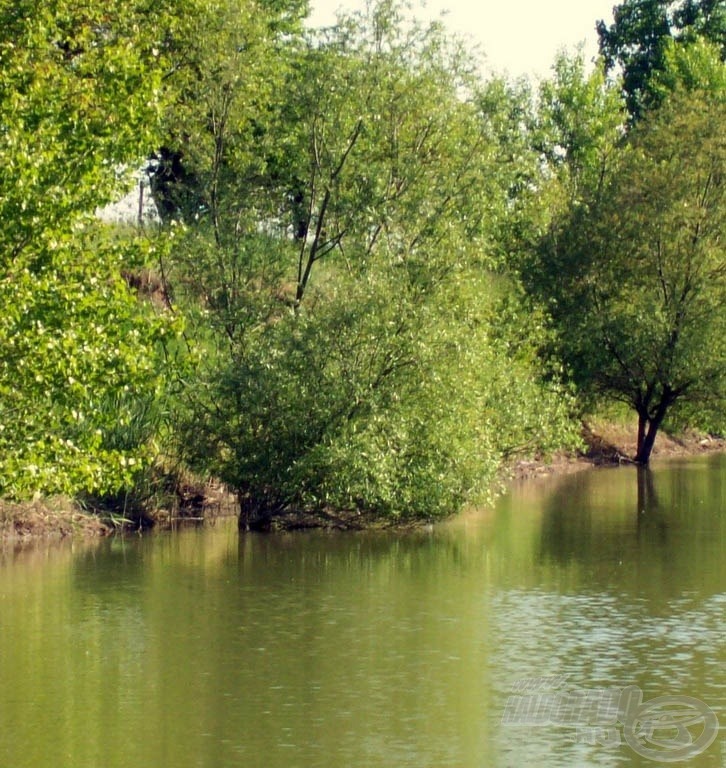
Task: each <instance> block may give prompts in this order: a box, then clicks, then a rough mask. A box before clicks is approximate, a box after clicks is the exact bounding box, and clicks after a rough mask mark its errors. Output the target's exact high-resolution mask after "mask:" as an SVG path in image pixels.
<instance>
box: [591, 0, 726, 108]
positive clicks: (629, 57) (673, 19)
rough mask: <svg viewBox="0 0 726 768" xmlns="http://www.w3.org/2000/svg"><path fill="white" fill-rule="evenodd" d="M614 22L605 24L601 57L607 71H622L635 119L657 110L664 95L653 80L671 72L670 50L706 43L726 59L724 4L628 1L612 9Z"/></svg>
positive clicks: (699, 0)
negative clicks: (617, 67) (700, 41)
mask: <svg viewBox="0 0 726 768" xmlns="http://www.w3.org/2000/svg"><path fill="white" fill-rule="evenodd" d="M613 12H614V23H613V24H612V25H611V26H610V27H608V26H607V25H606V24H605V22H603V21H600V22H598V25H597V30H598V35H599V37H600V53H601V54H602V56H603V57H604V59H605V62H606V66H607V68H608V70H610V69H612V68H613V67H614V66H615V65H620V66H621V67H622V74H623V89H624V91H625V94H626V98H627V103H628V110H629V112H630V114H631V116H632V117H633V118H634V119H638V118H639V117H641V116H642V114H643V113H644V111H646V110H648V109H650V108H653V107H655V106H657V105H658V104H659V103H660V101H661V99H662V96H663V95H662V92H660V91H659V89H657V88H653V77H654V76H655V75H657V74H658V73H659V72H662V71H663V70H664V69H665V68H666V62H667V56H668V53H667V51H668V49H669V47H670V46H671V45H674V44H675V45H678V46H679V47H680V46H685V47H688V46H689V45H690V44H691V43H692V42H693V41H694V39H697V38H699V37H700V38H705V39H706V40H708V41H710V42H711V43H713V45H715V46H716V47H717V48H718V49H719V50H720V54H721V58H722V59H723V57H724V56H725V55H726V7H725V6H724V3H723V0H682V1H681V2H673V1H672V0H624V2H622V3H620V4H619V5H616V6H615V8H614V9H613Z"/></svg>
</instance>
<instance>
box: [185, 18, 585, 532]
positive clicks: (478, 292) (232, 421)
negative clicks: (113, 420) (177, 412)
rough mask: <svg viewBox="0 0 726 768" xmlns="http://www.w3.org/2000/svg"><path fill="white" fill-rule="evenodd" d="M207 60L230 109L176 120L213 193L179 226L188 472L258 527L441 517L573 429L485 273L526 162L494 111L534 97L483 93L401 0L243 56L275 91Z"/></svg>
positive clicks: (517, 136)
mask: <svg viewBox="0 0 726 768" xmlns="http://www.w3.org/2000/svg"><path fill="white" fill-rule="evenodd" d="M245 23H246V22H245ZM214 50H215V51H216V49H214ZM225 51H226V53H225ZM219 55H220V56H221V57H222V59H221V60H222V61H224V62H226V63H225V64H224V65H221V64H220V65H219V66H217V68H216V69H210V73H211V72H216V71H220V72H221V73H222V75H221V80H222V81H224V82H226V83H227V84H228V87H226V88H225V89H224V92H225V94H226V95H227V99H228V101H227V102H226V103H227V104H228V111H227V112H226V113H225V118H224V120H219V121H213V122H212V123H205V124H203V123H202V122H201V121H199V116H196V118H195V115H194V114H192V113H190V114H189V119H190V121H191V122H190V123H189V124H188V125H189V126H191V127H190V128H187V127H185V125H184V123H183V122H182V123H179V124H178V126H177V130H178V131H179V133H180V134H184V135H185V136H187V137H188V142H189V144H188V146H187V147H186V149H185V157H188V158H193V165H191V162H192V161H191V160H190V165H189V168H192V167H193V172H194V177H195V178H196V179H198V180H200V183H201V188H202V189H204V190H205V191H204V194H203V197H204V198H205V199H206V200H207V201H208V206H207V207H203V208H202V209H200V210H199V211H198V212H197V214H198V215H196V216H195V217H191V218H190V217H187V226H186V227H181V226H179V225H177V226H176V227H175V230H176V231H178V232H180V233H181V234H180V235H179V236H178V239H177V245H176V246H175V247H174V249H173V265H172V266H173V268H172V272H171V273H172V277H173V281H174V286H175V289H176V290H177V295H183V296H185V297H186V298H185V299H184V301H185V302H187V306H189V307H190V317H193V318H194V319H193V323H192V326H191V329H190V330H191V332H192V333H193V335H194V338H195V341H196V343H197V344H198V348H199V350H200V351H201V357H200V366H199V369H198V373H199V376H198V379H197V380H196V381H195V382H194V383H193V385H192V386H191V387H190V388H189V390H188V393H187V394H188V402H187V405H188V409H187V412H186V415H185V418H184V419H183V420H182V422H181V424H180V442H181V444H182V445H184V446H186V455H187V457H188V460H189V462H190V463H191V464H192V466H193V467H194V468H195V469H197V470H199V471H205V472H208V473H211V474H214V475H216V476H218V477H221V478H222V479H223V480H224V481H225V482H227V483H228V484H230V485H231V486H232V487H234V488H235V489H236V490H237V491H238V493H239V496H240V500H241V502H242V507H243V513H244V515H245V516H249V517H250V519H251V518H253V517H254V516H256V515H260V516H263V517H264V516H270V515H275V514H277V513H279V512H282V511H284V510H288V509H291V508H293V509H321V508H324V509H330V508H333V509H345V510H361V509H365V510H367V511H374V512H376V513H378V514H382V515H390V516H401V515H422V516H438V515H443V514H447V513H451V512H454V511H455V510H457V509H458V508H459V507H460V506H461V505H462V504H463V503H465V502H467V501H474V500H477V499H481V498H482V496H483V495H484V494H485V492H486V490H487V489H488V488H490V487H491V483H492V481H493V479H494V477H495V476H496V474H497V472H498V470H499V469H500V467H501V464H502V462H503V461H505V460H506V459H508V458H510V457H512V456H514V455H517V454H518V453H519V452H524V451H530V452H535V451H537V450H546V449H547V448H550V447H554V445H555V444H562V443H563V442H566V443H567V442H572V440H573V439H574V438H573V436H572V434H571V431H570V427H569V422H568V416H569V412H568V405H569V403H570V399H569V398H568V396H567V395H566V394H565V393H564V392H562V391H561V390H560V389H558V387H557V385H556V384H554V383H550V384H545V383H544V382H543V380H542V375H541V370H540V364H539V362H538V359H537V357H536V354H535V352H534V350H535V348H536V346H537V344H539V343H540V342H541V341H542V339H543V338H544V336H545V335H546V334H545V332H544V330H543V329H542V328H541V327H539V326H538V325H536V323H535V326H534V327H531V328H528V327H526V322H525V320H524V313H523V311H522V310H521V308H519V309H517V308H516V307H517V303H516V302H514V300H513V299H512V301H511V302H510V305H509V309H508V311H507V312H504V309H503V305H502V306H501V307H500V305H499V304H498V301H499V297H498V290H495V289H493V288H492V287H491V285H490V283H491V281H492V278H491V277H490V270H491V269H500V268H501V267H502V264H503V258H502V252H503V250H504V249H503V247H502V235H503V232H504V231H505V229H506V227H505V225H504V221H505V220H506V217H507V215H508V211H509V210H510V209H511V204H512V196H513V195H514V194H516V190H517V189H518V188H521V186H522V185H523V184H524V183H526V182H525V181H524V180H525V179H527V178H528V177H529V176H530V175H531V174H532V173H534V170H533V169H534V165H535V164H536V158H533V156H532V155H531V154H529V153H528V152H527V148H526V142H525V140H524V137H523V135H522V131H523V130H524V121H523V119H521V117H520V122H521V125H512V124H510V122H509V121H510V120H511V119H513V118H516V116H517V114H518V113H519V114H520V116H521V115H522V114H523V113H524V112H525V111H526V109H527V106H526V104H527V99H526V94H523V93H521V92H520V91H518V90H516V89H514V88H511V89H510V88H508V87H506V86H505V85H504V84H502V83H500V82H497V83H493V84H491V85H490V86H489V87H481V88H480V87H479V84H478V82H477V81H476V79H475V78H474V76H473V74H472V72H471V71H470V68H469V62H468V60H467V57H466V55H465V52H464V51H463V50H462V49H461V48H460V46H459V45H458V44H456V43H454V42H452V41H451V40H449V39H448V38H447V37H446V36H445V35H444V34H443V32H442V30H441V28H440V27H439V26H437V25H434V26H432V27H421V26H419V25H416V24H411V25H408V24H406V23H403V17H402V15H401V8H400V7H399V6H397V5H396V4H392V3H380V4H378V5H375V6H372V7H371V8H370V9H369V13H368V14H367V15H366V14H363V15H357V16H353V17H349V18H345V19H342V20H341V21H340V23H339V25H338V26H337V27H336V28H335V29H333V30H329V31H328V32H327V33H326V34H325V36H323V37H322V38H320V39H315V40H311V41H309V43H308V44H307V45H305V46H295V45H292V46H290V47H289V48H286V49H284V50H282V51H281V52H280V54H279V55H280V56H281V57H282V60H279V59H278V60H277V61H276V62H275V63H274V70H275V71H274V72H272V73H270V74H269V75H268V76H267V77H266V78H265V77H264V72H263V69H264V65H263V64H258V66H259V67H260V69H259V70H257V71H258V72H259V74H260V77H262V78H263V79H266V82H268V83H271V82H278V81H277V80H275V78H276V77H279V75H280V73H282V74H283V76H284V82H283V83H282V84H281V87H280V88H277V89H276V88H269V89H268V90H265V89H262V90H251V88H250V85H249V83H248V82H247V81H246V80H244V79H240V78H236V77H235V72H237V68H238V67H239V66H240V61H239V55H238V52H237V50H236V48H233V47H230V46H227V47H225V48H224V50H223V51H220V52H219ZM214 56H217V52H215V53H214ZM213 61H217V59H213ZM202 71H203V72H206V69H203V70H202ZM254 77H255V75H254V71H253V75H252V81H254ZM204 82H205V81H204V79H203V78H202V79H200V81H199V83H200V87H201V86H203V91H202V96H203V98H204V99H206V100H205V101H204V103H205V104H207V105H209V106H208V107H207V108H206V110H205V112H204V114H210V109H211V113H212V114H214V109H213V105H214V104H215V103H217V102H216V101H215V98H216V97H214V94H215V92H216V91H215V90H214V89H215V87H216V86H215V84H214V83H213V82H210V83H208V84H207V85H203V83H204ZM204 94H207V96H204ZM252 105H254V108H252ZM252 115H254V117H252ZM195 119H196V120H197V121H198V122H194V121H195ZM251 133H253V134H254V136H255V137H256V139H257V143H256V144H255V150H254V151H253V150H252V145H251V144H250V136H251ZM500 310H501V312H500ZM500 314H501V317H502V319H501V320H500V318H499V315H500ZM503 318H506V320H504V319H503ZM515 329H516V331H515ZM553 381H554V379H553Z"/></svg>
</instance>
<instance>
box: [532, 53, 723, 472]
mask: <svg viewBox="0 0 726 768" xmlns="http://www.w3.org/2000/svg"><path fill="white" fill-rule="evenodd" d="M722 66H723V65H722ZM725 116H726V115H725V114H724V99H723V91H714V90H712V91H708V92H703V91H696V90H694V91H690V92H688V91H685V90H679V91H677V92H676V93H674V94H672V95H671V96H670V97H669V99H668V101H667V102H666V103H665V104H664V105H663V106H662V107H661V108H660V109H659V110H657V111H654V112H653V113H650V114H649V115H648V116H647V117H646V118H643V119H642V121H641V122H640V123H639V125H638V126H637V127H636V129H634V130H633V131H632V132H631V134H630V137H629V143H628V146H627V148H624V149H623V151H621V153H620V156H619V162H618V165H617V167H616V168H615V169H613V170H611V172H610V174H608V176H607V177H606V179H605V183H604V184H603V186H602V188H601V190H600V193H599V196H597V197H594V198H593V199H592V202H591V204H590V205H589V206H588V207H587V208H585V207H579V208H575V209H571V210H569V211H568V212H567V213H566V215H565V216H564V218H563V219H561V220H560V221H559V222H557V225H556V226H553V227H552V228H551V230H550V231H549V232H548V234H547V235H546V237H544V238H543V240H542V244H541V248H540V251H539V260H538V261H537V262H536V263H535V264H533V265H532V267H533V269H532V270H531V272H530V273H529V274H528V276H526V278H525V279H526V281H527V285H528V287H529V290H530V292H532V293H534V294H536V295H539V296H540V297H541V298H542V299H543V300H544V301H546V302H547V303H548V307H549V309H550V312H551V313H552V315H553V316H554V318H555V320H556V323H557V326H558V329H559V332H560V338H561V344H562V346H561V352H562V354H563V356H564V358H565V360H566V361H567V363H568V364H569V366H570V369H571V371H572V374H573V376H574V377H575V379H576V380H577V381H578V382H579V383H580V385H581V386H582V387H584V388H585V390H589V391H590V392H595V393H601V394H605V395H607V396H609V397H614V398H616V399H620V400H622V401H623V402H626V403H628V404H629V405H630V406H631V407H632V408H634V409H635V410H636V411H637V413H638V414H639V417H640V420H641V434H640V439H639V454H638V457H639V460H641V461H643V462H647V460H648V456H649V453H650V448H652V441H653V440H654V439H655V434H656V432H657V430H658V428H659V426H660V424H661V423H662V421H663V419H664V417H665V415H666V413H671V414H672V415H674V408H676V407H681V406H685V405H686V404H687V403H688V402H691V403H697V404H701V406H702V407H704V408H706V409H708V410H710V412H712V413H713V412H718V411H719V409H721V410H723V401H724V395H725V391H724V384H725V381H726V356H725V347H724V338H726V325H725V320H724V313H723V307H724V305H725V303H726V283H725V278H726V272H725V271H724V254H723V238H724V221H726V216H725V214H726V211H725V210H724V200H725V198H724V171H725V170H726V167H725V165H724V163H725V161H726V155H725V154H724V152H725V147H724V142H723V137H722V135H721V134H722V132H721V130H720V126H721V125H722V124H723V121H724V117H725ZM691 407H692V406H691ZM691 412H692V411H691ZM646 427H647V433H646Z"/></svg>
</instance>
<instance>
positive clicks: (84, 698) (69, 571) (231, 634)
mask: <svg viewBox="0 0 726 768" xmlns="http://www.w3.org/2000/svg"><path fill="white" fill-rule="evenodd" d="M725 642H726V457H724V456H715V457H709V458H706V459H698V460H692V461H688V462H679V463H668V464H661V465H656V467H655V468H654V471H653V473H652V482H649V483H645V482H643V483H641V484H640V488H639V487H638V483H637V476H636V472H635V470H634V469H630V468H624V469H617V470H603V471H593V472H583V473H579V474H576V475H572V476H569V477H564V478H559V479H556V480H539V481H536V482H531V483H528V484H523V485H521V486H519V487H516V488H515V489H514V490H513V491H512V492H511V493H510V494H509V495H508V496H506V497H505V498H503V499H502V500H501V502H500V503H499V505H498V506H497V507H496V509H494V510H493V511H489V512H478V513H470V514H467V515H464V516H462V517H460V518H458V519H456V520H454V521H452V522H450V523H447V524H446V525H442V526H440V527H436V528H434V530H433V531H427V532H423V531H418V532H416V533H398V534H389V533H385V534H381V533H377V534H365V535H362V534H344V535H340V534H336V535H330V534H319V533H315V534H296V535H285V536H278V537H265V536H246V537H241V538H240V537H239V536H238V535H237V531H236V529H235V528H234V526H233V525H226V524H224V525H222V524H218V525H217V526H216V527H214V528H209V529H206V530H190V531H185V532H182V533H176V534H158V535H153V536H145V537H143V538H138V537H134V538H128V539H115V540H109V541H104V542H101V543H100V544H98V545H92V546H81V545H74V547H73V548H72V547H70V546H56V547H48V546H46V547H39V548H34V549H30V550H24V551H21V552H13V551H5V552H4V553H3V554H0V766H8V767H12V768H23V767H25V766H27V767H28V768H30V767H31V766H32V768H39V767H44V766H54V768H58V767H66V766H67V767H68V768H91V767H93V768H96V767H99V768H100V767H103V768H117V767H118V768H121V767H123V768H127V767H128V768H131V767H132V766H133V768H139V767H141V768H145V767H146V766H149V767H152V766H155V767H156V766H173V767H174V768H186V767H187V766H189V767H191V766H205V767H210V768H212V767H215V768H216V767H217V766H265V767H266V768H267V767H269V768H277V766H284V768H292V767H294V766H304V767H307V766H326V767H327V766H330V767H331V768H333V767H335V768H338V767H340V766H355V767H356V768H357V767H358V766H361V767H362V766H366V767H368V766H372V767H374V768H377V767H378V766H380V767H381V768H383V767H384V766H385V767H386V768H389V767H391V766H411V767H412V768H413V767H414V766H415V767H416V768H421V767H422V766H432V767H433V766H436V767H437V768H438V767H439V766H456V767H457V768H458V767H462V768H468V767H469V766H486V767H487V768H488V767H489V766H493V767H494V768H498V767H503V766H511V767H512V768H520V767H521V766H528V765H529V764H530V763H533V764H536V765H537V766H542V767H545V768H548V767H550V766H551V767H559V766H646V765H647V766H654V765H658V764H659V763H658V762H654V761H652V760H648V759H646V757H642V756H640V755H639V754H638V752H636V751H634V750H633V749H632V748H631V746H629V745H628V744H626V743H624V741H623V743H620V744H618V743H617V741H621V739H620V735H621V733H622V730H623V729H622V727H621V726H620V725H617V724H615V725H614V727H613V728H612V729H611V730H610V732H609V733H610V736H613V733H614V736H615V737H616V738H615V741H611V742H610V743H609V744H606V745H603V744H599V743H587V742H588V738H590V736H592V731H591V730H588V729H587V728H585V729H581V730H580V731H578V730H576V729H575V728H574V727H566V726H562V725H552V724H549V725H547V724H544V725H542V724H540V725H533V724H530V725H526V724H520V725H518V726H512V725H504V724H503V723H502V716H503V714H504V712H505V708H506V707H507V704H508V702H509V703H510V706H511V702H512V700H511V699H510V698H509V697H510V696H512V695H513V694H514V693H517V692H519V694H520V695H522V690H521V685H522V683H521V682H519V681H522V680H523V679H525V678H533V677H539V676H563V675H566V676H567V679H566V682H564V683H562V684H561V685H560V688H559V690H560V691H570V692H572V691H577V690H579V691H583V690H586V691H590V692H591V694H590V695H595V694H597V692H598V691H602V690H603V689H611V690H615V692H616V693H617V692H618V690H619V689H622V688H624V687H625V686H628V685H634V686H639V687H640V689H641V690H642V691H643V698H644V700H645V701H646V702H647V701H649V700H650V699H653V698H654V697H657V696H661V695H665V694H669V695H675V696H691V697H694V698H695V699H697V700H699V701H702V702H704V703H705V704H708V705H709V706H710V707H711V709H712V710H713V711H714V712H715V713H716V715H717V718H718V720H720V722H721V725H722V726H726V647H725ZM560 682H561V681H560ZM544 685H545V688H546V687H547V686H549V688H550V689H552V688H553V687H554V686H555V685H556V682H555V681H553V682H552V683H551V684H550V683H545V684H544ZM518 686H520V687H519V688H518ZM593 692H594V694H593ZM583 717H584V722H582V718H583ZM578 722H580V723H581V724H582V725H584V726H586V725H588V723H589V724H590V725H593V724H597V723H593V721H592V718H591V720H590V721H588V720H587V716H581V719H580V721H578ZM691 732H692V733H693V734H694V738H697V736H698V733H699V732H700V731H699V728H698V726H696V727H695V728H694V729H692V730H691ZM588 734H589V736H588ZM676 735H677V734H676ZM590 740H591V741H592V739H590ZM680 764H684V763H680ZM687 764H688V765H692V766H718V768H723V767H724V766H726V730H724V729H723V728H722V730H721V732H720V735H718V736H717V738H716V740H715V741H714V742H713V743H712V744H711V746H710V747H708V748H707V749H706V750H705V751H704V752H702V753H701V754H699V755H698V756H696V757H693V758H692V759H691V760H690V761H689V762H688V763H687Z"/></svg>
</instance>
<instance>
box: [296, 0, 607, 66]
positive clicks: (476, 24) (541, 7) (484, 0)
mask: <svg viewBox="0 0 726 768" xmlns="http://www.w3.org/2000/svg"><path fill="white" fill-rule="evenodd" d="M618 2H619V0H478V1H477V0H427V1H426V2H425V4H422V3H421V0H413V5H414V14H415V16H416V17H417V18H420V19H436V18H439V17H440V14H441V13H442V11H445V10H446V11H448V14H447V15H446V16H445V17H444V21H445V23H446V26H447V27H448V28H449V29H450V30H451V31H452V32H456V33H457V34H462V35H465V36H467V37H469V38H470V39H471V40H473V41H474V42H475V43H477V44H479V45H480V47H481V49H482V50H483V53H484V55H485V57H486V58H485V64H486V67H487V68H488V70H489V71H491V72H496V73H504V72H506V73H508V74H509V75H510V76H512V77H519V76H520V75H529V76H534V77H547V76H548V75H549V70H550V67H551V65H552V62H553V61H554V58H555V55H556V54H557V52H558V51H559V50H561V49H562V48H565V49H566V50H568V51H570V52H572V51H574V50H575V48H576V46H577V45H578V44H579V43H581V42H584V43H585V56H586V61H590V59H592V58H594V57H595V56H596V55H597V33H596V32H595V24H596V22H597V21H598V19H604V20H605V21H606V22H607V23H608V24H611V23H612V19H613V16H612V9H613V6H614V5H617V4H618ZM364 4H365V2H364V0H311V8H312V14H311V23H312V25H314V26H325V25H330V24H333V23H334V21H335V14H336V10H337V9H339V8H343V9H345V10H355V9H359V8H362V7H363V6H364Z"/></svg>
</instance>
